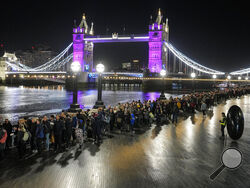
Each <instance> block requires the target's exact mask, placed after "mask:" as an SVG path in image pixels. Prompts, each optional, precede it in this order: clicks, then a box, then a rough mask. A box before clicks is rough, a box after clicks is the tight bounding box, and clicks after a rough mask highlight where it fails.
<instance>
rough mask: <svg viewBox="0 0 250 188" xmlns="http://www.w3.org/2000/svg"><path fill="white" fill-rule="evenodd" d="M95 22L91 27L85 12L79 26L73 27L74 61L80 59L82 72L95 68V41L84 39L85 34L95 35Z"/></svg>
mask: <svg viewBox="0 0 250 188" xmlns="http://www.w3.org/2000/svg"><path fill="white" fill-rule="evenodd" d="M93 34H94V29H93V23H92V25H91V28H90V29H89V27H88V24H87V21H86V17H85V14H83V16H82V21H81V23H80V25H79V26H76V24H75V26H74V28H73V61H79V62H80V64H81V67H82V72H91V71H92V69H93V48H94V45H93V42H90V41H84V36H85V35H93Z"/></svg>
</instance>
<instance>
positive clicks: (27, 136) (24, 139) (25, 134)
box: [23, 131, 29, 142]
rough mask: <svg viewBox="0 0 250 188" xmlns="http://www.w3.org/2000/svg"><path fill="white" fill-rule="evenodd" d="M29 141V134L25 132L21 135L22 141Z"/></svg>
mask: <svg viewBox="0 0 250 188" xmlns="http://www.w3.org/2000/svg"><path fill="white" fill-rule="evenodd" d="M28 139H29V133H28V132H27V131H25V132H24V134H23V141H24V142H26V141H27V140H28Z"/></svg>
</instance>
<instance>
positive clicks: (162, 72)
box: [160, 69, 167, 77]
mask: <svg viewBox="0 0 250 188" xmlns="http://www.w3.org/2000/svg"><path fill="white" fill-rule="evenodd" d="M166 74H167V72H166V70H164V69H161V72H160V75H161V76H162V77H164V76H166Z"/></svg>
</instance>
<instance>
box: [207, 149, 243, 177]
mask: <svg viewBox="0 0 250 188" xmlns="http://www.w3.org/2000/svg"><path fill="white" fill-rule="evenodd" d="M221 163H222V165H221V166H220V167H219V168H218V169H217V170H216V171H215V172H214V173H213V174H211V175H210V179H211V180H214V179H215V178H216V177H217V176H218V175H219V174H220V173H221V172H222V170H223V169H224V168H228V169H232V170H233V169H236V168H238V167H239V166H240V165H241V163H242V153H241V151H240V150H238V149H237V148H227V149H226V150H225V151H224V152H223V153H222V155H221Z"/></svg>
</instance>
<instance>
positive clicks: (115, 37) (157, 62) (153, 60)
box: [73, 9, 169, 73]
mask: <svg viewBox="0 0 250 188" xmlns="http://www.w3.org/2000/svg"><path fill="white" fill-rule="evenodd" d="M168 40H169V26H168V20H167V19H166V22H165V23H164V22H163V16H162V14H161V11H160V9H159V11H158V15H157V18H156V21H154V22H153V21H152V17H151V23H150V25H149V32H148V34H140V35H136V34H131V35H119V34H118V33H113V34H112V36H104V35H98V36H94V29H93V23H92V24H91V28H90V29H89V27H88V25H87V22H86V17H85V15H83V17H82V21H81V23H80V25H79V26H76V25H75V26H74V28H73V61H79V62H80V64H81V67H82V72H92V71H93V49H94V44H95V43H114V42H148V45H149V52H148V53H149V58H148V68H149V71H150V72H152V73H159V72H160V71H161V69H166V68H167V64H168V62H167V60H168V49H167V48H166V46H164V45H163V42H164V41H167V42H168Z"/></svg>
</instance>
